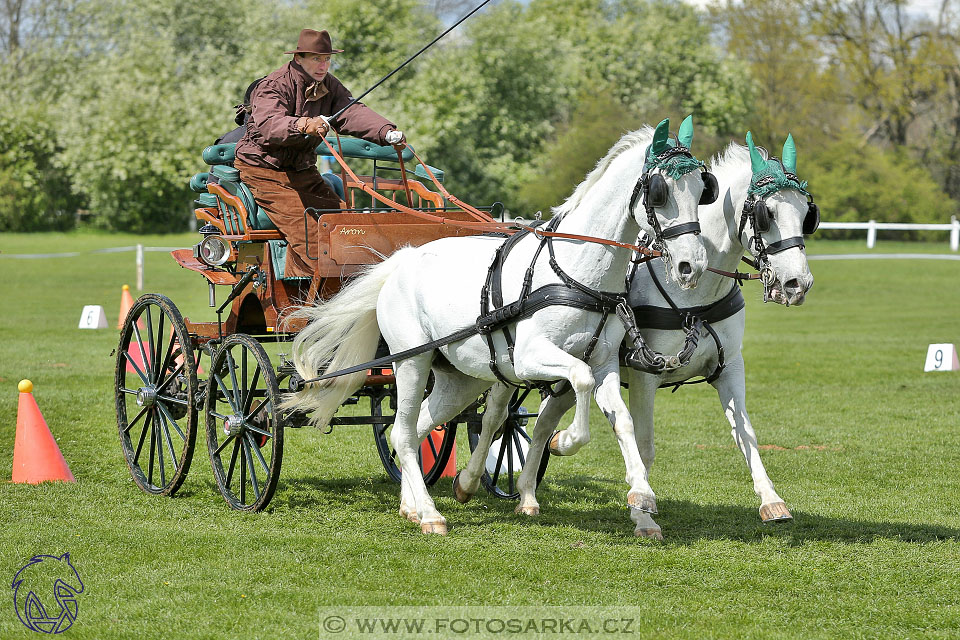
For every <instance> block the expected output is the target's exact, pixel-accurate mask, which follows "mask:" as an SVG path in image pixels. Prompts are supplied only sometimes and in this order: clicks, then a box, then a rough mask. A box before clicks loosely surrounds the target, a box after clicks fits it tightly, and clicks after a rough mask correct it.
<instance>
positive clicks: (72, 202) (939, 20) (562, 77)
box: [0, 0, 960, 232]
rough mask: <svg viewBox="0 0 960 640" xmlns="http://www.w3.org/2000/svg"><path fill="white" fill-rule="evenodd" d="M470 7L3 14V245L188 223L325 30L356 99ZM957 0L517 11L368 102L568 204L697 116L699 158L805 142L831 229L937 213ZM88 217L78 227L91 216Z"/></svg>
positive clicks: (82, 7) (507, 5) (949, 207)
mask: <svg viewBox="0 0 960 640" xmlns="http://www.w3.org/2000/svg"><path fill="white" fill-rule="evenodd" d="M472 4H473V3H470V2H466V1H465V0H379V1H378V2H376V3H373V2H357V0H280V1H276V0H270V1H267V0H248V1H245V2H239V3H238V2H234V1H233V0H205V2H202V3H197V2H187V1H185V0H124V1H123V2H120V1H119V0H5V2H4V4H2V5H0V84H2V86H3V87H4V90H3V92H2V93H0V231H3V230H6V231H30V230H46V229H69V228H71V227H73V226H75V225H76V224H78V223H77V220H78V219H79V220H81V221H82V222H81V224H85V225H90V226H94V227H98V228H105V229H113V230H123V231H135V232H146V231H179V230H183V229H184V228H186V226H187V225H188V223H189V221H190V219H191V218H192V201H193V196H194V194H192V193H191V192H190V190H189V188H188V187H187V182H188V180H189V178H190V176H191V175H193V174H194V173H196V172H198V171H201V170H203V169H204V165H203V163H202V161H201V160H200V151H201V150H202V149H203V147H205V146H206V145H209V144H211V143H212V142H213V140H214V139H215V138H216V137H218V136H219V135H220V134H222V133H223V132H225V131H227V130H229V129H230V128H232V127H233V126H234V125H233V113H234V112H233V108H232V107H233V105H235V104H237V103H238V102H240V101H241V99H242V96H243V93H244V90H245V89H246V87H247V85H248V84H249V83H250V82H251V81H252V80H253V79H255V78H258V77H261V76H263V75H265V74H267V73H269V72H271V71H273V70H274V69H276V68H277V67H279V66H280V65H281V64H283V63H284V62H285V61H286V60H287V59H288V58H289V57H288V56H284V55H283V53H282V52H283V51H286V50H288V49H289V47H290V46H291V45H292V44H293V43H295V42H296V37H297V34H298V33H299V31H300V28H301V27H302V26H305V25H306V26H311V27H316V28H326V29H328V30H330V32H331V34H332V35H333V38H334V43H335V46H337V47H339V48H342V49H346V53H344V54H342V55H340V56H335V68H334V71H333V72H334V73H335V74H336V75H337V77H339V78H340V79H341V80H343V81H344V82H345V84H346V85H347V86H348V87H350V88H351V89H353V91H354V92H355V93H359V92H361V91H363V90H364V89H365V88H367V87H368V86H370V85H371V84H372V83H373V82H375V81H376V80H377V79H379V78H380V77H381V76H383V75H384V74H386V73H387V72H389V71H390V70H391V69H392V68H393V67H394V66H396V65H397V64H399V63H400V62H402V61H403V60H405V59H406V58H407V57H408V56H409V55H411V54H412V53H413V52H415V51H417V50H418V49H419V47H420V46H422V45H423V44H425V43H427V42H429V41H430V40H431V39H432V38H433V37H435V36H436V35H437V34H439V33H440V32H441V31H442V30H443V29H444V28H445V25H446V24H449V23H450V21H451V19H452V17H453V16H455V15H457V14H458V13H464V12H465V11H467V10H469V8H470V6H471V5H472ZM958 10H960V0H942V2H941V4H940V6H939V10H938V11H937V12H936V14H934V15H930V14H922V15H921V14H917V13H914V12H911V11H910V10H909V7H908V5H907V4H906V3H905V2H903V1H902V0H812V1H811V0H806V1H802V0H737V1H733V0H715V2H714V4H712V5H711V6H709V7H708V9H707V10H699V9H695V8H693V7H691V6H689V5H686V4H684V3H681V2H676V1H673V0H530V2H528V3H520V2H516V1H515V0H502V1H500V2H497V3H495V4H493V3H492V4H491V5H489V6H488V7H487V8H485V9H484V10H483V11H482V12H480V13H478V14H476V15H475V16H474V17H473V18H471V19H470V20H469V21H468V22H466V23H464V24H463V25H462V26H461V27H459V28H458V29H457V30H456V31H454V32H453V33H451V34H450V35H449V36H447V38H445V39H444V40H443V41H441V42H440V43H439V44H438V45H436V46H435V47H434V48H433V49H431V50H430V51H428V52H427V53H426V54H424V55H423V56H421V57H420V58H418V59H417V60H416V61H415V62H414V63H413V64H411V65H410V66H409V67H407V68H406V69H404V70H403V71H402V72H401V73H399V74H397V75H396V76H395V77H394V78H392V79H391V80H390V81H388V83H386V84H385V85H383V86H382V87H381V88H379V89H378V90H377V91H376V92H374V93H373V94H371V95H370V96H369V98H368V99H366V100H365V102H367V103H368V104H370V105H371V106H372V107H374V108H375V109H377V110H378V111H380V112H381V113H383V114H384V115H386V116H387V117H389V118H390V119H392V120H393V121H394V122H396V123H397V125H398V126H399V127H400V128H401V129H403V130H404V131H405V132H406V133H407V137H408V140H409V141H410V142H411V144H413V145H414V146H415V147H416V148H417V150H418V152H420V153H421V155H422V156H423V157H424V158H425V160H426V161H427V162H429V163H430V164H432V165H434V166H438V167H440V168H442V169H444V170H445V171H446V172H447V175H448V181H447V186H448V188H450V189H451V190H452V191H453V192H454V193H457V194H458V195H459V196H460V197H462V198H464V199H466V200H467V201H470V202H473V203H476V204H485V203H490V202H493V201H495V200H499V201H502V202H504V204H505V205H506V206H507V208H508V209H509V210H510V211H511V212H512V213H513V214H514V215H518V216H529V215H532V214H533V213H534V212H536V211H538V210H540V211H543V212H544V213H548V212H549V208H550V207H551V206H555V205H557V204H559V203H560V202H561V201H562V200H563V199H564V198H565V197H566V196H567V195H569V194H570V193H571V191H572V190H573V188H574V187H575V186H576V184H578V183H579V182H580V181H581V180H582V179H583V177H584V175H585V174H586V173H587V172H588V171H589V170H590V169H591V168H592V167H593V166H594V164H595V163H596V161H597V159H599V158H600V157H601V156H602V155H603V154H604V153H606V151H607V150H608V149H609V147H610V146H611V145H612V144H613V143H614V142H615V141H616V140H617V139H618V138H619V137H620V135H622V134H623V133H624V132H625V131H628V130H632V129H636V128H637V127H638V126H640V125H641V124H643V123H651V124H655V123H656V122H658V121H659V120H661V119H662V118H663V117H668V116H669V117H670V118H671V119H675V120H676V121H677V122H679V120H680V119H681V118H682V117H683V116H685V115H686V114H688V113H693V114H694V119H695V125H696V129H697V135H696V138H695V143H694V153H696V154H697V155H698V156H699V157H701V158H703V159H706V158H708V157H709V156H710V155H711V154H713V153H716V152H718V151H720V150H721V149H722V148H723V147H724V146H725V145H726V144H727V143H728V142H729V141H730V140H731V139H733V140H737V141H740V142H742V141H743V138H744V136H745V134H746V131H747V130H748V129H749V130H752V131H753V133H754V138H755V139H756V140H757V141H758V142H759V143H761V144H764V145H766V146H767V147H768V148H770V149H778V148H779V145H781V144H782V143H783V140H784V138H785V137H786V135H787V133H792V134H793V136H794V138H795V139H796V141H797V145H798V150H799V160H800V162H799V173H800V174H801V177H803V178H804V179H805V180H808V181H809V182H810V186H811V190H812V191H813V192H814V193H815V195H816V197H817V201H818V203H820V205H821V208H822V210H823V212H824V218H825V219H827V220H865V219H868V218H873V219H877V220H883V221H901V222H907V221H918V222H919V221H922V222H928V221H930V222H942V221H944V220H945V219H947V218H949V216H950V215H951V214H954V213H956V211H957V203H958V201H960V180H958V179H960V55H958V54H960V46H958V44H960V43H958V36H957V35H956V34H957V33H960V31H958V27H960V11H958ZM78 212H80V213H81V214H82V215H79V216H78Z"/></svg>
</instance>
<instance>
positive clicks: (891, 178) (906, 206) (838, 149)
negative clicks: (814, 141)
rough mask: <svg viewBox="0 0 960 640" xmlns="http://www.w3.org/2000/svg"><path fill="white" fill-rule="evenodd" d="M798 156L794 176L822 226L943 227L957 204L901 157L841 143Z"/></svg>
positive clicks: (914, 163) (907, 158)
mask: <svg viewBox="0 0 960 640" xmlns="http://www.w3.org/2000/svg"><path fill="white" fill-rule="evenodd" d="M811 152H812V153H810V154H809V160H806V158H807V157H808V154H807V153H803V154H801V158H800V166H799V174H800V176H801V177H802V178H804V179H808V180H809V185H810V186H809V187H808V188H809V189H810V190H811V192H812V193H813V194H814V196H816V198H817V203H818V204H819V205H820V210H821V213H822V215H823V219H824V220H829V221H866V220H871V219H872V220H877V221H879V222H943V221H944V220H948V219H949V217H950V215H951V214H954V213H956V211H957V205H956V202H955V201H953V200H951V199H950V198H948V197H947V194H945V193H944V192H943V190H942V189H941V188H940V187H939V186H938V185H937V184H936V183H935V182H934V181H933V179H932V178H931V177H930V174H929V173H928V172H927V171H926V170H925V169H924V168H923V167H922V166H921V165H920V163H919V162H918V161H917V160H916V159H914V158H912V157H910V155H909V154H907V153H905V152H904V151H882V150H878V149H870V151H869V153H864V152H863V150H862V148H860V147H858V146H857V143H856V142H855V141H853V140H840V141H838V142H836V143H834V144H832V145H828V146H824V147H823V148H821V149H812V150H811Z"/></svg>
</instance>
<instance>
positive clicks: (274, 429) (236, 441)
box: [204, 333, 283, 511]
mask: <svg viewBox="0 0 960 640" xmlns="http://www.w3.org/2000/svg"><path fill="white" fill-rule="evenodd" d="M279 403H280V390H279V388H278V387H277V377H276V373H275V372H274V370H273V367H272V366H271V365H270V358H269V356H267V353H266V352H265V351H264V350H263V347H262V346H261V345H260V343H259V342H257V341H256V340H255V339H254V338H252V337H250V336H248V335H246V334H244V333H237V334H233V335H231V336H228V337H227V338H226V339H225V340H224V341H223V344H222V345H221V346H220V349H218V350H217V353H216V355H215V356H214V357H213V360H212V362H211V365H210V376H209V378H208V379H207V389H206V398H205V402H204V412H205V415H206V427H207V450H208V452H209V454H210V464H211V465H213V476H214V478H215V479H216V481H217V487H218V488H219V489H220V493H221V494H222V495H223V498H224V499H225V500H226V501H227V504H229V505H230V506H231V507H232V508H234V509H238V510H240V511H260V510H262V509H263V508H264V507H266V506H267V504H268V503H269V502H270V499H271V498H272V497H273V493H274V491H276V489H277V480H278V479H279V477H280V460H281V458H282V457H283V425H282V424H281V422H282V420H281V415H280V411H279V409H278V406H279Z"/></svg>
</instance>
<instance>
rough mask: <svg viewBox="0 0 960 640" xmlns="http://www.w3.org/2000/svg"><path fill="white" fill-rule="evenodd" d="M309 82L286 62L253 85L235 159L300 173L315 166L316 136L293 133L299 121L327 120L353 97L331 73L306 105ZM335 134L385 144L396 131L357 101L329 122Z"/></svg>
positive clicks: (317, 140)
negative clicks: (309, 118) (385, 140)
mask: <svg viewBox="0 0 960 640" xmlns="http://www.w3.org/2000/svg"><path fill="white" fill-rule="evenodd" d="M313 83H314V80H313V78H311V77H310V76H309V75H307V73H306V72H305V71H304V70H303V67H301V66H300V65H299V64H297V63H296V61H293V60H291V61H290V62H288V63H287V64H285V65H283V66H282V67H280V68H279V69H277V70H276V71H274V72H273V73H271V74H270V75H269V76H267V77H266V78H264V80H263V81H262V82H261V83H260V84H259V85H257V88H256V90H255V91H254V92H253V95H252V96H251V97H250V105H251V107H252V109H253V110H252V112H251V114H250V119H249V120H248V121H247V132H246V134H245V135H244V136H243V138H241V139H240V142H238V143H237V150H236V156H237V158H238V159H239V160H241V161H243V162H245V163H247V164H249V165H253V166H255V167H264V168H268V169H277V170H281V171H302V170H303V169H307V168H309V167H313V166H315V165H316V164H317V152H316V148H317V145H318V144H322V143H321V142H320V140H319V138H314V137H309V136H305V135H303V134H302V133H300V132H299V131H298V130H297V120H298V119H299V118H301V117H304V116H306V117H314V116H319V115H324V116H329V115H331V114H334V113H336V112H337V111H339V110H340V109H342V108H343V107H344V106H345V105H346V104H347V103H348V102H350V100H351V99H352V98H353V96H352V95H351V94H350V91H349V90H348V89H347V88H346V87H345V86H343V83H342V82H340V81H339V80H337V79H336V78H335V77H333V75H331V74H329V73H328V74H327V75H326V77H325V78H324V79H323V81H322V82H321V84H322V86H321V87H320V88H319V92H318V93H319V94H320V95H321V96H322V97H320V99H319V100H311V101H309V102H308V101H307V99H306V95H305V93H306V91H307V88H308V87H309V86H311V85H312V84H313ZM333 126H334V128H336V130H337V131H339V132H340V133H346V134H348V135H352V136H356V137H358V138H363V139H364V140H367V141H369V142H373V143H375V144H385V142H384V139H383V136H385V135H386V134H387V132H388V131H391V130H393V129H396V128H397V127H396V126H395V125H394V124H393V123H391V122H390V121H388V120H387V119H385V118H384V117H383V116H381V115H379V114H378V113H376V112H375V111H374V110H373V109H371V108H370V107H368V106H366V105H365V104H363V103H360V102H358V103H356V104H355V105H353V106H352V107H350V108H349V109H347V110H346V111H344V112H343V115H341V116H340V117H339V118H337V119H336V120H334V121H333Z"/></svg>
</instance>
